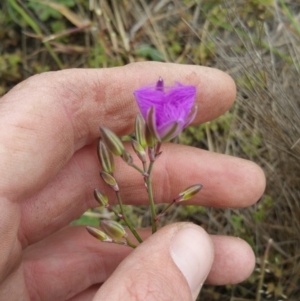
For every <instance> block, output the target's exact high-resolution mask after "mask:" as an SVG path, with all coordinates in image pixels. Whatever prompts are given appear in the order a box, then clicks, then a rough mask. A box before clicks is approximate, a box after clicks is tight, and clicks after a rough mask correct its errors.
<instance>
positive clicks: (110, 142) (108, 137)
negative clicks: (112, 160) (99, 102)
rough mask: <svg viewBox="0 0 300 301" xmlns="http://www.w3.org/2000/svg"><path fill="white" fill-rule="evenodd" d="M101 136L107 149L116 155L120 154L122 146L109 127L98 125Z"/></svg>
mask: <svg viewBox="0 0 300 301" xmlns="http://www.w3.org/2000/svg"><path fill="white" fill-rule="evenodd" d="M100 132H101V137H102V139H103V141H104V143H105V144H106V146H107V147H108V149H109V150H110V151H111V152H112V153H113V154H114V155H116V156H121V155H122V153H123V151H124V146H123V143H122V141H121V140H120V139H119V137H118V136H117V135H116V134H115V133H114V132H113V131H111V130H110V129H108V128H105V127H100Z"/></svg>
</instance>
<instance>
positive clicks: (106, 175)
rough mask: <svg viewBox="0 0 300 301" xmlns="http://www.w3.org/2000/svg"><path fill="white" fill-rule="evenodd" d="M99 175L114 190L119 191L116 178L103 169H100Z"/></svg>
mask: <svg viewBox="0 0 300 301" xmlns="http://www.w3.org/2000/svg"><path fill="white" fill-rule="evenodd" d="M100 176H101V178H102V179H103V181H104V182H105V183H106V184H107V185H108V186H110V187H111V188H112V189H113V190H114V191H119V186H118V183H117V181H116V179H115V178H114V177H113V176H112V175H110V174H109V173H107V172H105V171H100Z"/></svg>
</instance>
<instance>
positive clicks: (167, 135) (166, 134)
mask: <svg viewBox="0 0 300 301" xmlns="http://www.w3.org/2000/svg"><path fill="white" fill-rule="evenodd" d="M181 128H182V126H181V124H180V123H179V122H174V123H172V124H170V125H169V126H168V127H167V128H165V129H164V131H163V133H162V137H161V141H170V140H171V138H172V137H174V135H176V133H178V132H179V130H180V129H181Z"/></svg>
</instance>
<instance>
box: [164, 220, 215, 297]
mask: <svg viewBox="0 0 300 301" xmlns="http://www.w3.org/2000/svg"><path fill="white" fill-rule="evenodd" d="M170 253H171V257H172V259H173V261H174V262H175V264H176V265H177V267H178V268H179V270H180V271H181V273H182V274H183V276H184V277H185V278H186V280H187V282H188V284H189V287H190V289H191V292H192V296H193V299H194V300H196V299H197V296H198V294H199V292H200V289H201V287H202V285H203V283H204V281H205V279H206V277H207V275H208V273H209V271H210V269H211V265H212V262H213V247H212V243H211V241H210V238H209V236H208V235H207V234H206V233H205V232H204V230H202V229H201V228H199V229H197V228H196V227H191V226H187V227H186V228H183V229H181V230H179V232H178V233H177V234H176V235H175V236H174V237H173V239H172V241H171V248H170Z"/></svg>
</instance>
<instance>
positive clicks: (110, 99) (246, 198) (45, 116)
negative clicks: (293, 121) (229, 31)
mask: <svg viewBox="0 0 300 301" xmlns="http://www.w3.org/2000/svg"><path fill="white" fill-rule="evenodd" d="M158 76H162V77H163V78H164V79H165V81H166V82H167V83H168V82H169V83H173V82H174V81H179V82H182V83H184V84H191V85H195V86H196V87H197V103H198V105H199V111H198V115H197V117H196V118H195V121H194V123H202V122H206V121H208V120H211V119H213V118H216V117H217V116H219V115H221V114H222V113H224V112H225V111H226V110H227V109H228V108H229V107H230V106H231V104H232V102H233V100H234V97H235V86H234V83H233V82H232V80H231V79H230V78H229V77H228V76H227V75H226V74H224V73H222V72H220V71H218V70H214V69H210V68H205V67H198V66H183V65H175V64H162V63H148V62H147V63H136V64H131V65H128V66H125V67H118V68H111V69H90V70H76V69H74V70H65V71H58V72H49V73H45V74H41V75H36V76H33V77H31V78H29V79H28V80H26V81H24V82H22V83H20V84H19V85H17V86H16V87H15V88H14V89H12V90H11V91H10V92H9V93H8V94H6V95H5V96H3V97H2V98H1V101H0V127H1V132H0V141H1V145H0V154H1V156H0V170H1V171H2V176H1V179H0V191H1V196H0V206H1V212H0V224H1V226H0V237H1V249H0V300H10V301H15V300H18V301H19V300H25V301H27V300H42V301H52V300H53V301H54V300H55V301H59V300H72V301H81V300H109V301H113V300H120V299H122V300H195V296H196V294H197V292H198V291H199V289H200V286H201V283H202V282H203V281H204V279H205V278H206V276H207V275H208V276H207V282H208V283H211V284H225V283H236V282H239V281H242V280H243V279H245V278H246V277H247V276H248V275H249V274H250V273H251V271H252V269H253V266H254V256H253V253H252V251H251V249H250V247H249V246H248V245H247V244H246V243H245V242H243V241H242V240H240V239H237V238H233V237H223V236H211V237H209V236H208V235H207V234H206V233H205V232H204V231H203V230H202V229H201V228H200V227H197V226H195V225H191V224H189V223H180V224H174V225H169V226H167V227H165V228H163V229H161V230H160V231H158V232H157V233H156V234H154V235H153V236H151V237H149V238H148V239H147V240H145V241H144V242H143V244H142V245H140V246H139V247H138V248H137V249H135V250H134V251H132V250H131V249H129V248H126V247H123V246H117V245H115V244H108V243H107V244H105V243H100V242H98V241H97V240H95V239H94V238H93V237H90V236H88V234H87V233H86V231H85V229H84V228H82V227H71V226H68V224H69V223H70V222H71V221H72V220H74V219H75V218H77V217H78V216H80V215H81V214H82V213H83V212H84V211H85V210H86V209H87V208H90V207H94V206H97V203H96V202H95V201H94V199H93V189H94V188H95V187H98V188H101V185H102V183H101V181H100V179H99V174H98V172H99V165H98V161H97V155H96V151H95V149H96V140H97V138H98V136H99V126H106V127H108V128H110V129H112V130H113V131H114V132H116V133H118V134H119V135H124V134H128V133H130V132H131V130H132V129H133V124H134V117H135V115H136V113H137V111H138V109H137V105H136V103H135V101H134V98H133V95H132V93H133V91H134V90H135V89H136V88H138V87H140V86H143V85H145V84H148V83H149V82H154V81H155V80H157V78H158ZM163 152H164V156H162V157H161V158H160V159H159V161H160V162H159V164H157V165H156V166H155V170H154V177H153V179H154V194H155V199H156V200H157V201H159V202H168V201H169V200H170V199H172V197H173V196H174V195H176V194H177V193H178V191H180V189H184V188H185V187H187V186H189V185H191V184H193V183H195V181H196V182H197V181H199V182H201V183H202V184H203V185H204V188H203V190H202V191H201V193H200V194H199V195H198V196H197V197H195V199H194V200H193V201H192V202H191V203H193V204H199V205H203V206H214V207H245V206H248V205H251V204H252V203H254V202H255V201H257V200H258V199H259V197H260V195H261V194H262V192H263V190H264V186H265V178H264V174H263V172H262V171H261V169H260V168H259V167H258V166H256V165H255V164H253V163H251V162H249V161H246V160H242V159H238V158H233V157H229V156H225V155H221V154H216V153H210V152H207V151H204V150H200V149H195V148H192V147H187V146H180V145H172V144H164V146H163ZM183 158H184V160H183ZM118 179H119V183H120V185H121V186H122V192H123V199H124V202H126V203H128V204H129V203H130V204H144V203H146V202H147V196H146V194H145V193H144V187H143V183H142V181H140V178H139V174H138V173H136V172H135V171H134V170H131V169H126V168H125V169H121V168H119V170H118ZM138 183H140V185H139V184H138ZM156 183H157V184H158V185H156ZM101 189H103V190H106V187H102V188H101ZM108 194H109V192H108ZM148 235H149V232H148V231H147V230H144V236H148ZM182 254H185V255H186V262H187V264H188V266H187V268H186V269H185V268H184V264H183V262H185V261H184V259H183V258H184V257H183V256H182ZM192 256H193V257H192ZM174 258H175V259H174ZM191 258H194V261H191ZM121 262H122V263H121ZM175 262H176V263H177V265H176V263H175ZM120 263H121V264H120ZM119 264H120V265H119ZM177 266H179V268H181V269H182V272H180V271H179V269H178V267H177ZM198 267H199V268H198ZM188 271H190V272H188ZM186 277H187V278H186ZM186 279H187V280H186ZM103 283H104V284H103ZM101 284H103V285H102V286H101ZM99 287H100V290H98V289H99ZM190 287H191V289H192V291H191V289H190ZM95 294H96V295H95ZM93 298H94V299H93Z"/></svg>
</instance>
